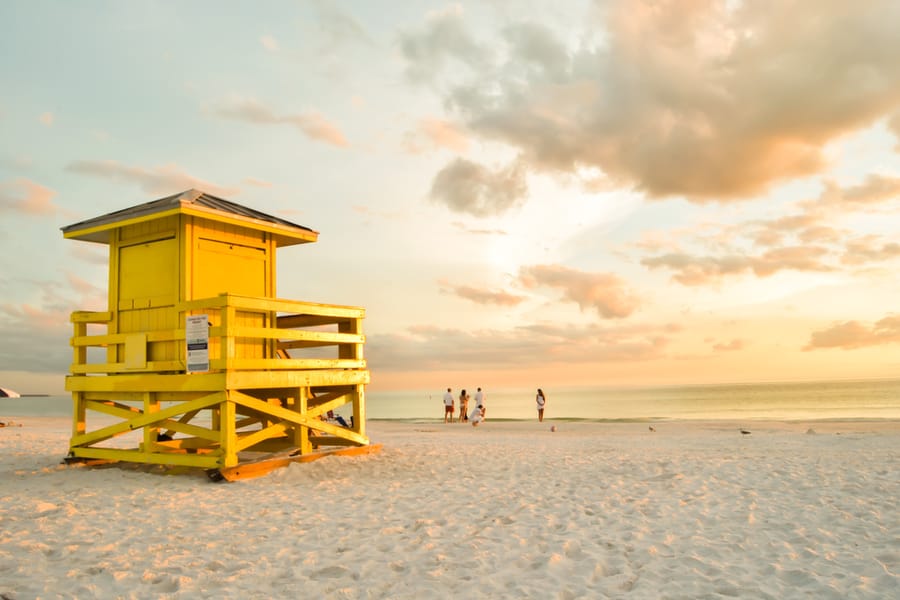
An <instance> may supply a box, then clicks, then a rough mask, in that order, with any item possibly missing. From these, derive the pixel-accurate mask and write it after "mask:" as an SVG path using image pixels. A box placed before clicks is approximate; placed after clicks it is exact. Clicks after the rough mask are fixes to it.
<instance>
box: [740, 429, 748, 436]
mask: <svg viewBox="0 0 900 600" xmlns="http://www.w3.org/2000/svg"><path fill="white" fill-rule="evenodd" d="M741 433H743V434H744V435H750V432H749V431H747V430H746V429H741Z"/></svg>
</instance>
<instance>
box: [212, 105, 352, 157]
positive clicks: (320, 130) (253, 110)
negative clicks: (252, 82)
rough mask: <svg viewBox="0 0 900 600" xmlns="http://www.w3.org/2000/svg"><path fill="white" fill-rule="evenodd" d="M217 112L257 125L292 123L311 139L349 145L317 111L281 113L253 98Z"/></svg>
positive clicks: (220, 107)
mask: <svg viewBox="0 0 900 600" xmlns="http://www.w3.org/2000/svg"><path fill="white" fill-rule="evenodd" d="M214 112H215V114H217V115H219V116H220V117H225V118H227V119H233V120H235V121H244V122H245V123H254V124H257V125H291V126H293V127H296V128H297V129H299V130H300V131H302V132H303V134H304V135H306V136H307V137H309V138H310V139H313V140H316V141H319V142H324V143H326V144H331V145H333V146H347V145H348V142H347V139H346V138H345V137H344V134H343V133H342V132H341V130H340V129H339V128H338V127H337V126H336V125H334V124H332V123H331V122H329V121H328V120H327V119H326V118H325V117H324V116H322V115H321V114H319V113H317V112H306V113H296V114H287V115H279V114H276V113H275V112H274V111H273V110H272V109H270V108H269V107H268V106H265V105H264V104H262V103H260V102H258V101H256V100H253V99H244V100H236V101H232V102H231V103H228V104H225V105H222V106H219V107H218V108H216V109H215V110H214Z"/></svg>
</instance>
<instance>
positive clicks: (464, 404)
mask: <svg viewBox="0 0 900 600" xmlns="http://www.w3.org/2000/svg"><path fill="white" fill-rule="evenodd" d="M463 421H465V422H466V423H468V422H469V394H467V393H466V390H463V391H461V392H460V393H459V422H460V423H462V422H463Z"/></svg>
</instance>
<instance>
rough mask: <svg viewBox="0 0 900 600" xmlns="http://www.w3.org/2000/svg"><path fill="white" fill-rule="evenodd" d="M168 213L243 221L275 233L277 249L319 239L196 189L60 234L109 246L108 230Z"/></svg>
mask: <svg viewBox="0 0 900 600" xmlns="http://www.w3.org/2000/svg"><path fill="white" fill-rule="evenodd" d="M168 212H172V213H187V214H194V215H198V216H203V217H207V218H211V219H216V217H217V216H218V217H219V218H222V217H225V218H229V219H237V220H239V221H245V222H246V223H247V225H248V226H250V227H253V228H255V229H264V230H269V231H271V232H272V233H275V234H276V236H278V239H279V244H278V245H279V246H284V245H289V244H298V243H303V242H314V241H316V239H317V238H318V236H319V234H318V232H317V231H314V230H312V229H310V228H309V227H304V226H303V225H297V224H296V223H291V222H290V221H286V220H284V219H280V218H278V217H274V216H272V215H269V214H266V213H264V212H260V211H258V210H254V209H252V208H248V207H246V206H241V205H240V204H235V203H234V202H230V201H228V200H225V199H223V198H218V197H216V196H213V195H211V194H207V193H206V192H203V191H201V190H196V189H190V190H186V191H184V192H181V193H180V194H175V195H173V196H167V197H165V198H160V199H159V200H152V201H150V202H145V203H144V204H138V205H137V206H132V207H130V208H124V209H122V210H117V211H115V212H111V213H108V214H105V215H101V216H99V217H94V218H93V219H88V220H86V221H81V222H79V223H74V224H72V225H68V226H66V227H63V228H62V232H63V236H64V237H66V238H72V239H78V240H85V241H89V242H98V243H104V244H108V243H109V232H110V230H112V229H115V228H116V227H121V226H122V225H123V223H126V222H129V221H136V220H144V219H145V218H146V217H148V216H150V215H156V214H161V213H168Z"/></svg>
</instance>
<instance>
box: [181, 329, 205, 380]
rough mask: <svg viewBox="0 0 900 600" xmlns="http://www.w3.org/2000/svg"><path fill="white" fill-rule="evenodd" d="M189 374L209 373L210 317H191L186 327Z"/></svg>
mask: <svg viewBox="0 0 900 600" xmlns="http://www.w3.org/2000/svg"><path fill="white" fill-rule="evenodd" d="M184 339H185V342H186V343H187V354H186V356H187V361H186V362H187V372H188V373H204V372H206V371H209V315H189V316H188V317H187V321H186V322H185V325H184Z"/></svg>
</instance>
